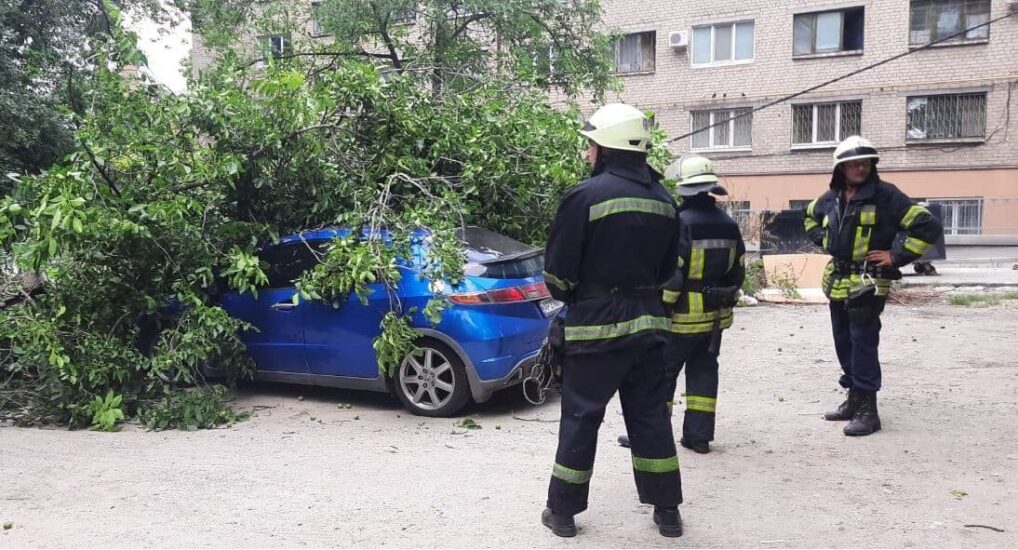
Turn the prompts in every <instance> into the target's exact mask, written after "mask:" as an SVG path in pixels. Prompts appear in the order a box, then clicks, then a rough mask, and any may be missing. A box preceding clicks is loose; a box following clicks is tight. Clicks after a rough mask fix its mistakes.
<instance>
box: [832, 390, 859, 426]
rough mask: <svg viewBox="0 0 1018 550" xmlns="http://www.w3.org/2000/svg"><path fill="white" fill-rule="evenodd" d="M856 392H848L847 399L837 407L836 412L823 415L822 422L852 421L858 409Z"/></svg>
mask: <svg viewBox="0 0 1018 550" xmlns="http://www.w3.org/2000/svg"><path fill="white" fill-rule="evenodd" d="M858 397H859V395H858V392H853V391H852V390H848V397H847V398H846V399H845V402H844V403H842V404H840V405H838V408H837V410H834V411H831V412H828V413H824V420H834V421H837V420H852V417H853V416H855V411H856V410H858V409H859V399H858Z"/></svg>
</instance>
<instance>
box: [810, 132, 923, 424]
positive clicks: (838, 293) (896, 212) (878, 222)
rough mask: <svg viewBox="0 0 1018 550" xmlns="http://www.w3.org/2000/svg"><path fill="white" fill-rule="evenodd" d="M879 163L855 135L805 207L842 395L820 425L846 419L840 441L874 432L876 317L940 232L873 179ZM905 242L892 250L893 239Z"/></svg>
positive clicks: (838, 152)
mask: <svg viewBox="0 0 1018 550" xmlns="http://www.w3.org/2000/svg"><path fill="white" fill-rule="evenodd" d="M879 160H880V156H879V155H878V153H877V150H876V149H875V148H874V147H873V144H872V143H870V142H869V141H868V140H866V139H863V138H861V137H859V136H852V137H850V138H848V139H846V140H845V141H843V142H842V143H841V144H840V145H839V146H838V147H837V149H835V150H834V173H833V176H832V178H831V184H830V189H829V190H828V191H827V192H826V193H824V194H823V195H821V196H820V198H818V199H816V200H814V201H813V202H811V203H810V204H809V206H807V207H806V213H805V227H806V232H807V234H808V235H809V237H810V239H811V240H812V241H813V242H814V243H816V244H817V245H818V246H822V247H823V249H824V251H825V252H827V253H828V254H830V255H831V261H830V262H829V263H828V264H827V268H826V270H825V271H824V276H823V283H822V284H823V289H824V293H825V294H826V295H827V297H828V298H829V299H830V309H831V328H832V329H833V333H834V348H835V350H836V352H837V356H838V362H839V363H840V364H841V370H842V375H841V378H840V384H841V386H842V387H844V388H846V389H847V390H848V396H847V399H846V400H845V402H844V403H842V404H841V405H840V406H839V407H838V408H837V409H836V410H834V411H832V412H829V413H827V414H825V415H824V418H826V419H827V420H848V421H850V422H849V423H848V425H846V426H845V430H844V431H845V435H850V436H862V435H869V434H871V433H873V432H876V431H878V430H880V416H879V415H878V414H877V392H878V391H879V390H880V384H881V372H880V360H879V359H878V354H877V349H878V347H879V344H880V328H881V324H880V314H881V313H882V312H883V310H884V305H885V303H886V300H887V294H888V292H889V291H890V288H891V282H892V281H895V280H898V279H900V278H901V272H900V271H899V269H900V268H902V267H904V266H905V265H908V264H909V263H910V262H913V261H915V260H917V259H918V258H920V257H921V256H922V255H923V254H924V253H925V252H926V251H927V249H929V248H930V247H931V246H933V243H936V242H937V240H938V239H939V238H940V235H941V233H942V232H943V227H942V226H941V224H940V222H939V221H937V219H936V218H934V217H933V216H932V215H931V214H930V212H929V210H927V209H926V208H925V207H923V206H920V205H918V204H916V203H915V202H913V201H912V200H911V199H909V198H908V196H907V195H905V194H904V193H902V192H901V191H900V190H898V188H897V187H895V186H894V185H892V184H890V183H888V182H886V181H883V180H882V179H880V175H879V174H878V173H877V163H878V162H879ZM902 231H903V232H905V235H906V238H905V240H904V241H902V242H901V243H900V244H898V245H895V244H894V241H895V236H896V235H897V234H898V233H899V232H902Z"/></svg>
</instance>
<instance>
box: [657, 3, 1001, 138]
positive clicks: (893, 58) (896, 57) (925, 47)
mask: <svg viewBox="0 0 1018 550" xmlns="http://www.w3.org/2000/svg"><path fill="white" fill-rule="evenodd" d="M1015 15H1018V11H1012V12H1009V13H1007V14H1005V15H1002V16H1000V17H998V18H996V19H991V20H989V21H987V22H985V23H983V24H981V25H976V26H975V27H970V28H968V29H965V30H962V31H959V32H956V33H954V34H952V35H950V36H945V37H944V38H941V39H939V40H935V41H933V42H930V43H929V44H926V45H923V46H920V47H918V48H910V49H909V50H908V51H905V52H902V53H899V54H897V55H894V56H891V57H888V58H887V59H884V60H882V61H877V62H876V63H873V64H871V65H867V66H865V67H863V68H861V69H857V70H854V71H852V72H850V73H846V74H843V75H841V76H839V77H837V78H834V79H831V80H828V81H827V82H823V83H820V84H817V85H816V86H813V87H812V88H807V89H805V90H802V91H799V92H796V93H794V94H791V95H787V96H785V97H782V98H780V99H776V100H774V101H772V102H770V103H766V104H764V105H761V106H759V107H755V108H753V109H750V110H749V111H746V112H744V113H741V114H739V115H736V116H733V117H729V118H726V119H725V120H722V121H720V122H715V123H714V124H711V125H710V126H705V127H703V128H700V129H698V130H695V131H692V132H687V133H685V134H682V135H681V136H679V137H676V138H672V139H670V140H668V143H672V142H675V141H679V140H680V139H686V138H688V137H690V136H693V135H696V134H699V133H700V132H703V131H704V130H709V129H711V128H714V127H716V126H721V125H722V124H728V123H729V122H731V121H733V120H738V119H740V118H745V117H748V116H751V115H752V114H753V113H757V112H760V111H762V110H764V109H769V108H771V107H774V106H775V105H780V104H782V103H784V102H786V101H790V100H793V99H795V98H797V97H799V96H803V95H806V94H808V93H810V92H815V91H817V90H819V89H820V88H824V87H826V86H830V85H831V84H834V83H835V82H840V81H842V80H845V79H846V78H850V77H853V76H855V75H857V74H861V73H864V72H866V71H869V70H871V69H875V68H877V67H879V66H881V65H886V64H888V63H890V62H892V61H897V60H899V59H901V58H903V57H908V56H910V55H912V54H914V53H917V52H921V51H923V50H928V49H930V48H932V47H934V46H936V45H937V44H941V43H944V42H947V41H948V40H954V39H955V38H958V37H959V36H962V35H964V34H968V33H969V32H972V31H974V30H976V29H981V28H983V27H988V26H990V25H992V24H994V23H996V22H998V21H1003V20H1004V19H1007V18H1008V17H1012V16H1015Z"/></svg>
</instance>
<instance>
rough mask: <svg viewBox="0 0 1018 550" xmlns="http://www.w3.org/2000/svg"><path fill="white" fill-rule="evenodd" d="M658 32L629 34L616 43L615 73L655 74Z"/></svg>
mask: <svg viewBox="0 0 1018 550" xmlns="http://www.w3.org/2000/svg"><path fill="white" fill-rule="evenodd" d="M656 43H657V32H655V31H649V32H638V33H633V34H628V35H626V36H624V37H622V38H620V39H618V41H616V42H615V73H616V74H633V73H650V72H654V61H655V55H656V51H657V44H656Z"/></svg>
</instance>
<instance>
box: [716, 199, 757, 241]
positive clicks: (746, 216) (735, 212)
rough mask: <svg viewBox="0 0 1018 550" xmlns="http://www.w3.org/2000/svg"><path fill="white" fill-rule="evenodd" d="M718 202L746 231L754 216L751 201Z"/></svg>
mask: <svg viewBox="0 0 1018 550" xmlns="http://www.w3.org/2000/svg"><path fill="white" fill-rule="evenodd" d="M718 204H719V205H720V206H721V208H723V209H724V210H725V212H728V215H729V216H731V217H732V219H733V220H735V223H738V224H739V227H740V228H742V229H743V232H744V233H745V232H746V231H745V228H746V227H747V226H748V225H749V222H750V219H752V217H753V211H752V210H751V209H750V208H749V206H750V205H749V201H722V202H720V203H718Z"/></svg>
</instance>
